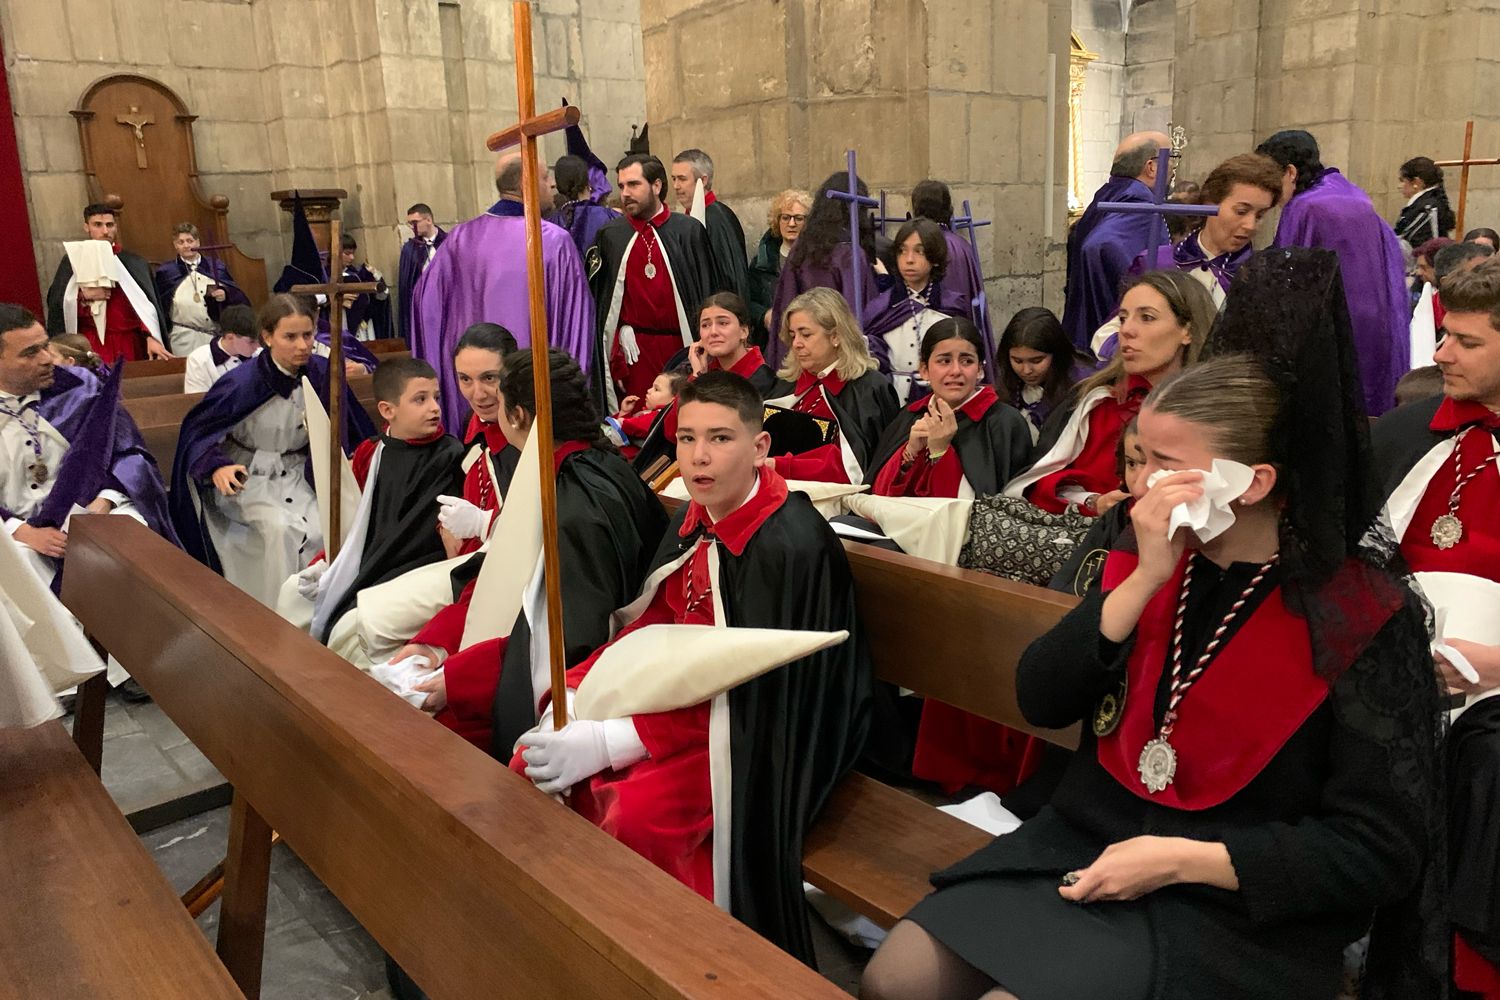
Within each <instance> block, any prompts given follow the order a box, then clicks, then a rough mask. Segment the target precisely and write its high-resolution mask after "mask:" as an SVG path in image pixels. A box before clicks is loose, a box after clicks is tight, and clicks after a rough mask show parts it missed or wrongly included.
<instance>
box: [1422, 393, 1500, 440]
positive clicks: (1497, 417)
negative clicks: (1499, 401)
mask: <svg viewBox="0 0 1500 1000" xmlns="http://www.w3.org/2000/svg"><path fill="white" fill-rule="evenodd" d="M1470 424H1478V425H1479V426H1481V427H1486V428H1489V429H1490V430H1492V431H1493V430H1500V413H1496V412H1495V411H1494V410H1491V409H1490V408H1489V407H1488V406H1485V405H1484V404H1483V403H1480V402H1477V401H1475V400H1472V399H1465V400H1457V399H1451V398H1448V397H1444V399H1443V402H1442V405H1440V406H1439V407H1438V411H1437V413H1435V414H1434V415H1433V417H1432V423H1430V424H1428V425H1427V427H1428V429H1429V430H1433V431H1437V432H1438V433H1439V434H1448V433H1452V432H1453V431H1456V430H1458V429H1460V428H1462V427H1467V426H1469V425H1470Z"/></svg>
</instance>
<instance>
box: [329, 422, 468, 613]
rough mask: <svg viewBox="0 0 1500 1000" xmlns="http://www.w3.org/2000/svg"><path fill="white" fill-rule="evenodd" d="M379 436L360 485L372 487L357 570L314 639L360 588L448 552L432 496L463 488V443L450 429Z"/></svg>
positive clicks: (349, 604) (459, 491)
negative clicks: (412, 436)
mask: <svg viewBox="0 0 1500 1000" xmlns="http://www.w3.org/2000/svg"><path fill="white" fill-rule="evenodd" d="M381 441H382V442H383V443H384V445H385V447H384V448H382V449H381V452H380V467H379V468H378V469H376V471H375V481H374V482H373V483H368V482H367V483H365V489H367V490H371V489H373V490H374V491H375V492H374V495H372V496H371V498H370V515H369V521H368V522H367V524H366V526H365V541H364V548H363V549H362V550H361V552H360V560H359V572H358V573H356V574H355V576H354V579H352V580H351V581H350V582H349V586H348V587H347V588H346V589H345V591H344V593H343V595H342V596H341V597H340V598H339V600H338V603H336V604H335V605H334V606H333V609H332V611H331V612H330V613H329V614H328V616H327V618H326V619H324V621H325V625H324V628H323V631H322V634H320V635H318V636H317V637H316V638H317V640H318V641H319V642H327V641H328V635H329V633H330V632H332V631H333V626H334V625H335V624H336V623H337V622H338V620H339V619H340V618H341V617H343V615H344V614H345V613H346V612H347V611H348V610H349V609H350V608H352V607H353V606H354V602H355V601H356V600H358V599H359V592H360V591H361V590H364V589H365V588H366V587H373V586H376V585H377V584H381V583H385V582H386V581H388V580H394V579H395V578H396V577H398V576H400V575H402V574H403V573H407V572H410V571H411V570H414V569H418V568H420V567H422V566H426V565H428V564H429V563H435V562H440V561H442V560H443V559H444V558H446V556H447V553H446V551H445V550H444V549H443V541H442V539H441V538H440V537H438V532H437V515H438V502H437V498H438V496H439V495H442V494H446V495H448V496H458V495H460V494H462V493H463V485H464V473H463V469H462V467H461V463H462V461H463V457H464V446H463V445H462V444H459V442H458V439H457V438H455V437H453V436H452V435H449V434H444V435H443V436H442V437H440V438H438V439H437V440H436V441H430V442H427V443H425V444H411V443H408V442H406V441H402V440H400V439H398V438H393V437H391V436H390V435H389V434H385V435H382V436H381Z"/></svg>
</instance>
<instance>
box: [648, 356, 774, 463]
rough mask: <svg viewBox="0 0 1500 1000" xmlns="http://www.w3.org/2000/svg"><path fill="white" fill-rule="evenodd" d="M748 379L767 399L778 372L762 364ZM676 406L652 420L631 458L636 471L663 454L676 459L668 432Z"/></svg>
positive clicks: (665, 410) (668, 408)
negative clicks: (669, 420) (633, 456)
mask: <svg viewBox="0 0 1500 1000" xmlns="http://www.w3.org/2000/svg"><path fill="white" fill-rule="evenodd" d="M746 381H748V382H749V383H750V388H752V389H754V390H755V391H756V392H757V393H758V394H759V395H760V398H761V399H765V398H766V397H767V396H769V395H770V392H771V388H772V387H773V386H775V385H776V373H775V372H773V371H771V366H770V365H761V366H760V367H759V368H757V369H755V371H754V372H752V373H751V374H750V377H749V378H748V379H746ZM676 408H677V402H676V400H673V402H672V404H671V405H670V406H664V407H662V411H661V412H660V413H658V414H657V415H656V419H655V420H653V421H651V429H650V430H648V431H647V432H646V436H645V437H644V438H642V439H641V447H640V450H639V451H637V452H636V455H635V458H634V459H632V460H631V464H632V465H633V466H634V467H635V471H636V472H639V473H644V472H645V471H646V470H647V469H649V468H651V466H652V464H653V463H655V462H656V460H657V459H659V458H661V457H662V456H663V455H665V456H667V457H668V458H673V459H675V457H676V455H677V442H676V441H674V440H673V439H672V438H671V436H670V435H668V434H667V415H668V414H670V413H675V412H676Z"/></svg>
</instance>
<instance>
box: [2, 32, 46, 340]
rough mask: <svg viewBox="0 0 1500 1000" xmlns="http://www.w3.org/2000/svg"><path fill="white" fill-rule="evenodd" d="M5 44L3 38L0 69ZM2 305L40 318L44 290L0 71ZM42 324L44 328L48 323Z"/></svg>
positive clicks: (5, 81) (7, 93)
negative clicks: (11, 305)
mask: <svg viewBox="0 0 1500 1000" xmlns="http://www.w3.org/2000/svg"><path fill="white" fill-rule="evenodd" d="M4 61H5V40H4V39H3V38H0V67H3V66H4ZM0 220H3V221H0V260H3V261H5V266H4V267H0V302H17V303H19V304H21V305H23V306H25V307H26V308H28V309H30V310H31V311H33V312H35V313H36V314H37V315H38V316H41V314H42V290H41V288H40V287H39V286H38V285H37V278H36V251H35V249H34V248H33V247H32V245H31V216H30V214H29V213H28V212H27V210H26V179H25V177H24V176H23V175H22V173H21V151H20V149H19V148H18V147H17V146H16V119H15V113H14V112H13V111H12V109H11V106H10V80H9V79H8V78H7V77H6V75H5V73H4V71H3V70H0ZM42 322H43V323H44V324H45V323H46V319H45V318H43V319H42Z"/></svg>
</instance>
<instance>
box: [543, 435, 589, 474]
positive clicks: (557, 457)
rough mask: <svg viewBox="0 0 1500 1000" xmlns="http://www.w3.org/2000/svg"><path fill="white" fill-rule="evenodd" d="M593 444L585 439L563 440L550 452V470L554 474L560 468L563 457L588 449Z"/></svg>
mask: <svg viewBox="0 0 1500 1000" xmlns="http://www.w3.org/2000/svg"><path fill="white" fill-rule="evenodd" d="M592 447H593V445H591V444H589V443H588V442H587V441H564V442H563V443H562V444H559V445H558V446H557V447H556V448H555V449H554V450H553V452H552V471H553V473H554V474H556V473H557V472H560V471H561V470H562V464H563V459H565V458H567V457H568V456H569V455H576V454H578V453H579V452H580V451H588V450H589V449H590V448H592Z"/></svg>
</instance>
